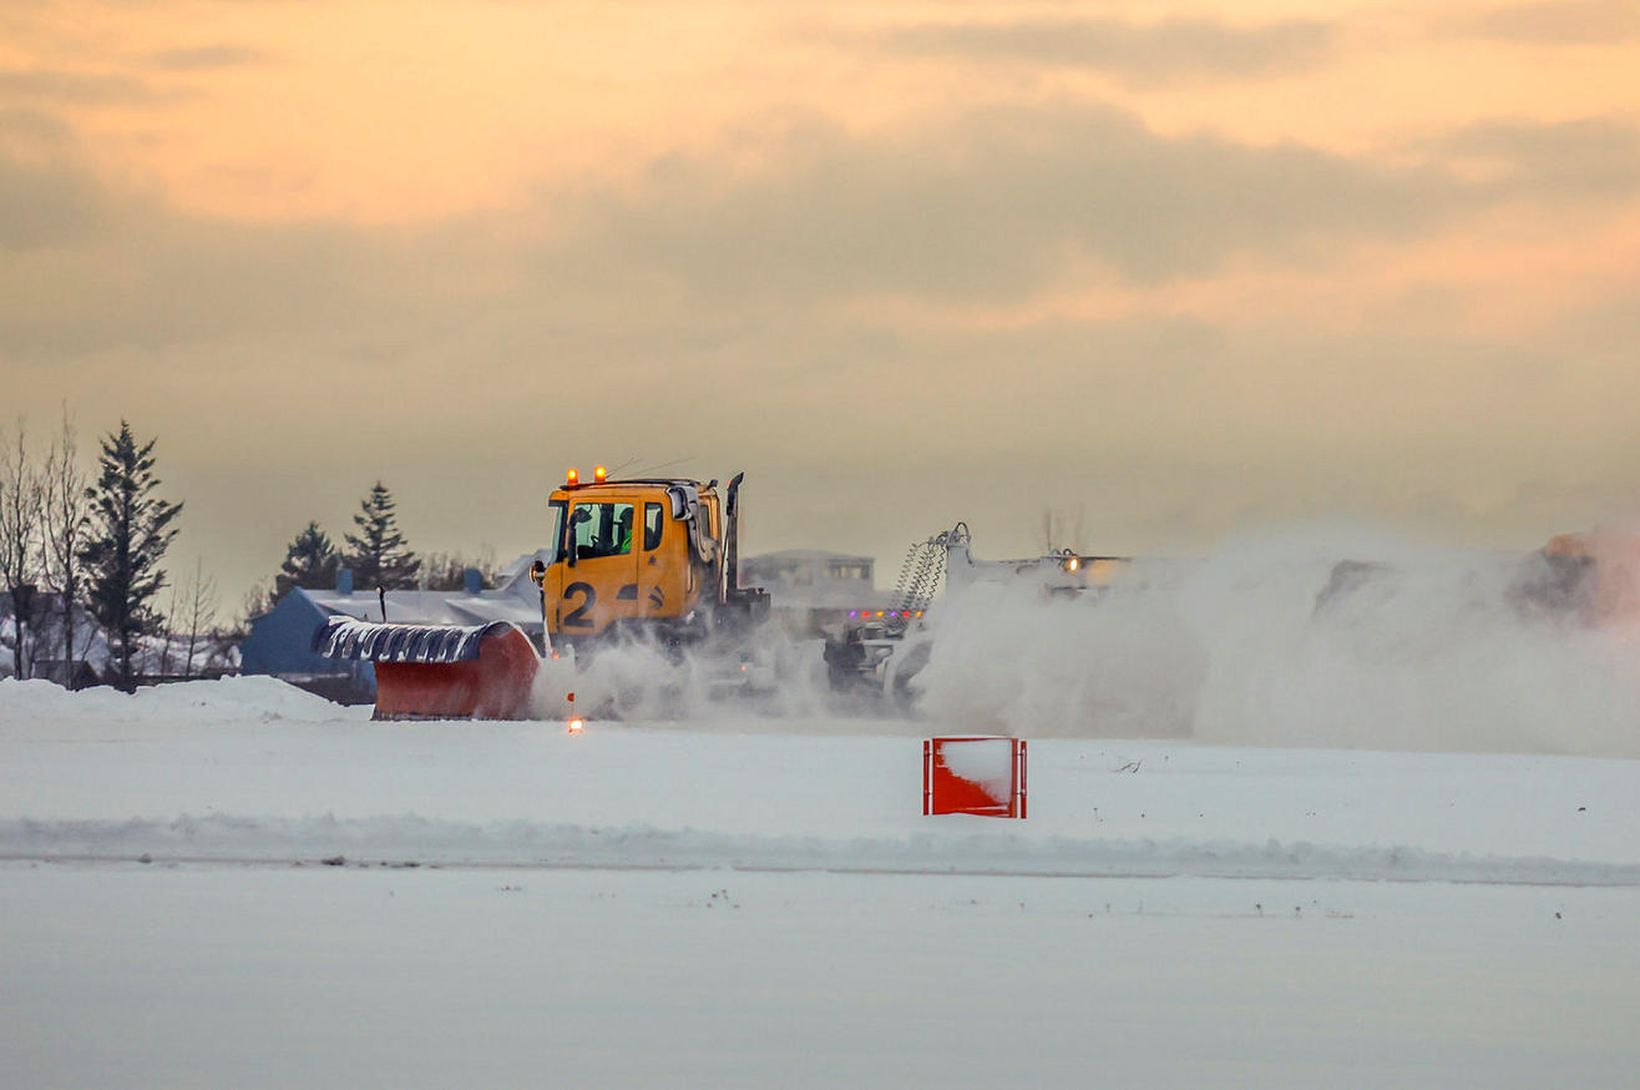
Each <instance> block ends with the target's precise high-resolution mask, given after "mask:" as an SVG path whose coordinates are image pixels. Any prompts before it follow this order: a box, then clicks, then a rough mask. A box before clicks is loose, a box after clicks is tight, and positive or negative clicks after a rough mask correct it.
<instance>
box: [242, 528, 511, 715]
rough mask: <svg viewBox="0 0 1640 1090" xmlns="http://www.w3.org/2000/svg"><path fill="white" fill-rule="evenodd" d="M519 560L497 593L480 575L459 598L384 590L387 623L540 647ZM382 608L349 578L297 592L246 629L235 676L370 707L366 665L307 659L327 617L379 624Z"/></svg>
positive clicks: (372, 689)
mask: <svg viewBox="0 0 1640 1090" xmlns="http://www.w3.org/2000/svg"><path fill="white" fill-rule="evenodd" d="M533 559H534V557H529V556H527V557H523V558H521V559H520V560H519V561H518V562H516V563H514V564H513V565H512V566H511V567H509V568H508V569H507V571H506V572H505V573H503V576H502V579H501V585H500V586H498V587H496V588H494V589H493V590H485V589H483V586H482V581H481V579H480V577H479V573H478V572H477V571H475V570H472V569H469V570H468V572H467V584H466V586H465V587H463V588H462V589H461V590H390V591H388V592H387V594H386V612H387V616H386V619H387V620H389V621H392V622H395V623H400V624H434V625H482V624H488V623H490V622H491V621H511V622H513V623H514V624H516V625H518V627H519V628H522V629H523V630H524V632H525V633H526V634H527V635H528V636H530V638H531V639H534V640H536V641H537V642H538V643H539V641H540V639H541V592H540V591H539V590H538V589H537V588H536V586H535V584H534V583H532V582H530V577H529V562H530V561H531V560H533ZM382 607H383V603H382V600H381V598H380V597H378V595H377V594H376V592H375V591H373V590H371V591H355V590H354V589H353V573H352V572H351V571H347V570H345V569H344V570H343V571H341V572H339V573H338V574H337V578H336V586H335V587H334V588H332V589H329V590H312V589H308V588H305V587H297V588H295V589H293V590H291V591H289V592H288V593H287V594H285V596H284V597H282V598H280V599H279V601H278V603H277V604H276V605H275V606H274V607H273V608H272V609H271V610H269V611H268V612H266V613H264V614H262V615H261V616H260V617H255V618H253V619H252V620H251V622H250V633H249V634H248V635H247V636H246V637H245V640H244V642H243V643H241V644H240V645H239V659H240V672H241V673H245V674H271V675H273V676H274V677H278V678H282V679H284V680H285V681H289V682H291V683H292V684H294V685H300V686H301V687H303V688H304V689H309V690H311V691H313V692H316V693H319V694H320V695H322V696H327V697H329V698H331V699H332V700H340V701H343V702H348V703H354V702H357V703H365V702H369V701H371V700H374V699H375V696H376V675H375V670H374V668H373V667H372V666H371V664H370V663H368V662H347V661H340V660H337V659H330V658H326V657H324V656H323V655H318V654H315V653H314V651H313V634H314V633H315V632H317V631H318V630H319V628H320V627H321V626H322V625H323V624H324V623H325V621H326V620H328V619H329V618H331V617H333V616H343V617H352V618H354V619H355V620H361V621H380V620H382V619H383V617H382Z"/></svg>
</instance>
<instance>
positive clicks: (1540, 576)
mask: <svg viewBox="0 0 1640 1090" xmlns="http://www.w3.org/2000/svg"><path fill="white" fill-rule="evenodd" d="M1551 559H1552V558H1547V557H1545V556H1544V555H1542V554H1538V553H1485V552H1476V551H1463V550H1456V549H1443V548H1438V547H1431V546H1424V545H1415V544H1412V543H1409V542H1407V541H1405V540H1401V539H1397V538H1394V537H1391V536H1388V535H1385V534H1381V533H1375V532H1363V531H1339V530H1311V531H1303V532H1291V533H1286V534H1279V535H1266V536H1250V537H1245V538H1242V539H1239V540H1236V541H1233V542H1231V543H1229V544H1227V545H1226V546H1225V547H1223V548H1220V549H1218V550H1216V551H1215V552H1214V553H1213V554H1212V555H1210V556H1208V557H1207V558H1206V559H1204V560H1200V561H1182V562H1173V563H1170V562H1163V561H1155V562H1149V563H1145V562H1140V563H1137V564H1135V565H1133V566H1132V568H1130V569H1129V570H1128V571H1127V572H1126V573H1125V574H1124V576H1123V577H1122V578H1121V579H1120V580H1118V581H1117V582H1116V584H1115V585H1114V586H1112V587H1111V588H1109V589H1107V590H1106V591H1104V592H1099V593H1089V594H1086V595H1083V596H1081V597H1078V598H1071V599H1061V600H1055V601H1051V602H1044V601H1043V600H1042V598H1041V596H1040V594H1039V593H1038V592H1036V591H1034V590H1033V589H1031V588H1029V587H1024V586H1008V585H988V584H980V585H976V586H973V587H971V588H968V589H967V590H966V591H964V592H962V593H961V594H959V595H955V596H953V598H952V600H951V601H948V602H946V603H944V608H943V609H942V610H941V614H940V616H939V617H938V618H937V619H936V621H935V624H936V628H935V635H934V646H933V653H932V656H931V658H930V661H929V665H928V667H927V668H926V669H925V670H924V671H923V673H922V674H921V675H920V676H919V678H918V679H917V681H918V684H919V686H920V687H921V689H922V692H921V695H920V699H919V702H918V706H919V708H920V710H921V711H922V712H924V713H925V714H926V715H928V716H929V717H930V718H932V719H934V720H937V721H940V722H944V723H951V724H960V725H961V726H962V727H963V728H964V729H975V730H977V729H994V728H998V727H1000V728H1004V729H1008V730H1012V731H1015V732H1018V733H1022V734H1029V735H1031V736H1033V737H1038V736H1051V735H1078V736H1109V737H1127V738H1133V737H1156V736H1178V735H1189V736H1193V737H1195V738H1197V739H1199V740H1201V741H1205V742H1212V743H1223V744H1252V745H1279V746H1345V747H1360V748H1374V749H1418V750H1458V751H1508V752H1542V753H1574V754H1591V755H1593V754H1599V755H1617V756H1640V626H1637V625H1636V624H1635V623H1634V621H1633V619H1632V614H1625V613H1623V612H1622V611H1616V612H1614V611H1612V610H1610V609H1607V608H1602V603H1601V602H1594V601H1591V600H1590V597H1589V596H1590V594H1591V593H1595V592H1593V591H1591V588H1590V586H1589V585H1587V584H1588V581H1587V580H1584V582H1583V583H1582V584H1578V585H1572V584H1575V583H1576V582H1577V581H1576V580H1575V579H1572V580H1571V582H1570V583H1569V582H1568V578H1569V573H1570V575H1576V574H1577V571H1576V568H1575V565H1574V566H1573V567H1567V566H1566V565H1565V564H1561V565H1559V566H1556V565H1555V564H1553V563H1551ZM1603 570H1604V572H1605V573H1606V576H1607V577H1608V580H1607V582H1608V584H1609V583H1610V581H1611V577H1612V576H1613V575H1614V574H1615V576H1616V577H1617V578H1619V579H1621V580H1631V579H1632V578H1633V573H1634V571H1635V568H1634V567H1633V566H1629V567H1624V566H1623V565H1622V564H1621V563H1618V562H1616V561H1615V560H1614V559H1613V558H1610V557H1608V558H1607V562H1606V563H1605V565H1604V568H1603ZM1633 589H1634V588H1619V590H1620V591H1622V593H1618V592H1615V591H1614V590H1613V588H1612V587H1610V586H1609V585H1608V586H1607V587H1605V588H1604V589H1602V590H1600V591H1599V592H1598V593H1599V595H1600V596H1601V597H1602V599H1603V601H1604V602H1605V603H1606V604H1609V602H1610V601H1611V600H1613V597H1614V594H1615V596H1616V597H1617V598H1622V597H1624V596H1625V594H1627V595H1630V596H1632V591H1633Z"/></svg>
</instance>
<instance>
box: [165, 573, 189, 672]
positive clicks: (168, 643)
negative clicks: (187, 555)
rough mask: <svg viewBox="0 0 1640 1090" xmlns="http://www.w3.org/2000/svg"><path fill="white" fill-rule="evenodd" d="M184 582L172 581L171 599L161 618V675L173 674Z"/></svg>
mask: <svg viewBox="0 0 1640 1090" xmlns="http://www.w3.org/2000/svg"><path fill="white" fill-rule="evenodd" d="M182 594H183V589H182V584H180V583H172V584H171V593H170V596H169V597H170V600H169V601H168V602H167V603H166V605H165V611H164V613H162V614H161V615H160V619H159V676H160V677H162V678H164V677H169V676H171V650H172V648H173V647H174V646H175V645H176V635H177V618H178V615H179V614H178V609H177V605H178V603H179V602H180V601H181V600H182V597H181V596H182Z"/></svg>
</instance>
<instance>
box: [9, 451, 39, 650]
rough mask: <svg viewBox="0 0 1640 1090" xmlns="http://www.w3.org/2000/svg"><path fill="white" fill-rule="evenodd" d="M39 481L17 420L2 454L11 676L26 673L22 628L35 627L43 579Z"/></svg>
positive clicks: (36, 467)
mask: <svg viewBox="0 0 1640 1090" xmlns="http://www.w3.org/2000/svg"><path fill="white" fill-rule="evenodd" d="M41 487H42V486H41V480H40V470H39V467H38V466H36V465H35V463H34V459H33V458H31V457H30V456H29V452H28V430H27V428H26V426H25V425H24V422H23V420H22V419H21V418H19V419H18V421H17V442H16V444H15V445H13V444H12V443H11V442H10V441H9V440H8V441H7V442H6V443H5V444H4V452H3V453H0V585H3V586H4V587H5V588H6V590H7V592H8V593H9V594H10V595H11V616H12V629H13V635H14V639H13V642H12V669H13V674H12V676H13V677H19V678H21V677H27V676H28V673H27V672H25V667H24V646H23V641H24V632H25V630H26V629H28V628H31V627H33V621H34V616H33V614H34V612H35V610H34V596H35V591H36V589H37V584H38V581H39V577H40V555H41V554H40V549H39V546H40V509H41V500H40V493H41Z"/></svg>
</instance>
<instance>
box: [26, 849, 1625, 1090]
mask: <svg viewBox="0 0 1640 1090" xmlns="http://www.w3.org/2000/svg"><path fill="white" fill-rule="evenodd" d="M1556 913H1560V918H1558V919H1557V918H1556ZM1637 921H1640V892H1636V891H1634V890H1632V889H1622V890H1610V889H1606V890H1587V889H1580V890H1566V889H1537V888H1510V887H1448V886H1440V885H1399V884H1363V883H1351V882H1311V883H1302V882H1275V883H1266V882H1259V881H1238V882H1228V881H1207V880H1194V879H1176V880H1116V879H1105V880H1087V879H1069V880H1065V879H1061V880H1048V879H1025V880H1021V879H1002V878H976V877H962V876H958V877H944V878H926V877H890V876H860V875H834V874H816V873H802V874H740V873H720V872H693V873H687V872H686V873H675V872H674V873H667V872H659V873H655V872H651V873H637V872H607V871H545V872H544V871H512V870H507V869H488V870H427V869H421V870H415V871H390V870H381V869H355V868H330V867H303V868H300V869H297V868H271V867H256V868H240V867H232V866H184V867H176V868H166V867H161V866H142V865H139V864H119V865H96V866H75V865H67V864H56V865H46V864H34V865H29V864H17V863H13V864H7V865H4V866H0V923H3V926H4V931H5V934H6V936H7V941H6V944H5V948H4V953H3V956H0V962H3V975H4V979H5V980H6V981H7V982H8V984H7V987H6V988H5V995H6V996H7V999H6V1000H5V1014H6V1018H5V1023H6V1026H7V1027H8V1028H7V1029H6V1030H5V1038H6V1040H5V1042H4V1050H5V1052H6V1054H7V1056H8V1057H9V1058H10V1059H9V1062H8V1067H9V1070H10V1073H11V1078H10V1079H9V1080H8V1082H9V1085H15V1086H69V1085H119V1086H130V1087H190V1086H199V1087H210V1086H230V1085H231V1086H237V1087H264V1086H265V1087H280V1086H292V1085H301V1086H350V1087H376V1086H381V1087H447V1086H457V1085H467V1086H525V1085H529V1086H600V1087H629V1086H630V1087H638V1086H711V1087H769V1086H936V1085H938V1086H974V1087H979V1086H995V1085H1033V1086H1048V1085H1053V1086H1087V1085H1122V1086H1202V1085H1213V1086H1258V1087H1271V1086H1304V1087H1313V1086H1330V1085H1340V1086H1342V1085H1348V1086H1373V1085H1377V1086H1390V1085H1393V1086H1401V1087H1404V1086H1430V1087H1450V1086H1454V1085H1476V1086H1482V1085H1484V1086H1489V1087H1514V1086H1519V1087H1537V1086H1546V1085H1563V1086H1570V1085H1580V1086H1621V1085H1630V1084H1631V1083H1630V1082H1629V1080H1631V1079H1632V1077H1633V1072H1634V1071H1635V1070H1636V1069H1637V1067H1640V1046H1637V1045H1636V1043H1635V1041H1634V1038H1633V1032H1632V1025H1631V1018H1630V1012H1631V1011H1632V1010H1633V1007H1634V1002H1635V999H1636V998H1637V986H1636V979H1637V976H1640V953H1637V951H1640V922H1637Z"/></svg>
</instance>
